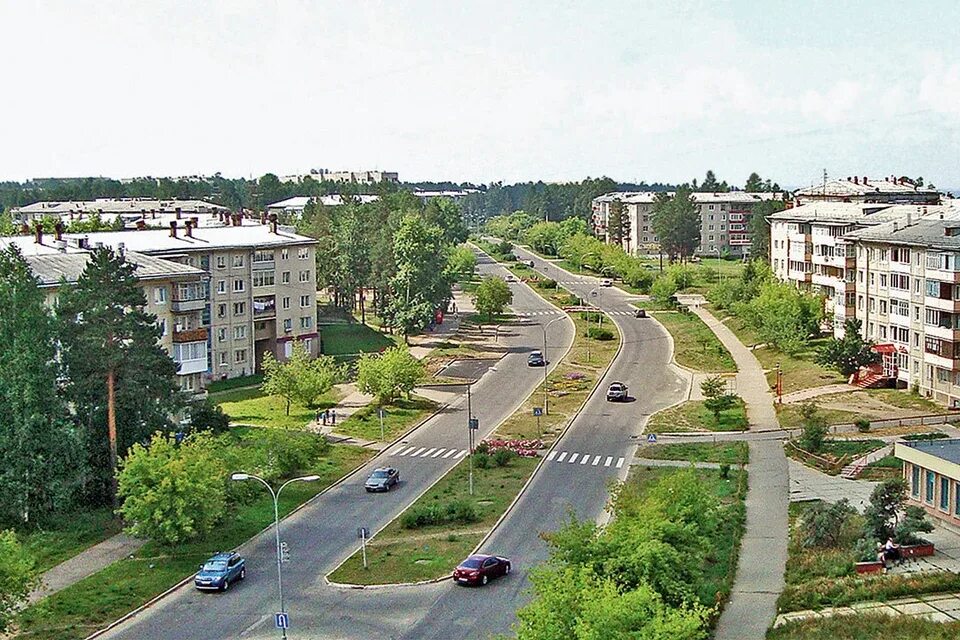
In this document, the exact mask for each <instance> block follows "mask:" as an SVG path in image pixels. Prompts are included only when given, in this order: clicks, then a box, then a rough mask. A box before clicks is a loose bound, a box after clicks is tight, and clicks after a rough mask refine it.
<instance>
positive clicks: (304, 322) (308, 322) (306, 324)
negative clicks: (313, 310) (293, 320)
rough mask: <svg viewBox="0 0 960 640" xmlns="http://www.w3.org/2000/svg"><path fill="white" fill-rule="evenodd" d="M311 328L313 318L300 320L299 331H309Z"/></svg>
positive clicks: (304, 317)
mask: <svg viewBox="0 0 960 640" xmlns="http://www.w3.org/2000/svg"><path fill="white" fill-rule="evenodd" d="M312 326H313V318H311V317H310V316H303V317H302V318H300V328H301V329H309V328H310V327H312Z"/></svg>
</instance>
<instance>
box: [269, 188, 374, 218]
mask: <svg viewBox="0 0 960 640" xmlns="http://www.w3.org/2000/svg"><path fill="white" fill-rule="evenodd" d="M348 198H351V199H354V200H356V201H358V202H359V203H360V204H369V203H371V202H376V201H377V200H379V199H380V196H371V195H358V196H348ZM311 201H319V203H320V204H322V205H324V206H326V207H338V206H340V205H342V204H344V202H346V200H345V199H344V197H343V196H341V195H336V194H334V195H329V196H320V197H319V198H313V197H310V196H294V197H292V198H287V199H286V200H281V201H280V202H274V203H273V204H268V205H267V213H276V214H277V215H278V216H280V217H281V218H282V219H283V220H296V219H297V218H299V217H300V216H301V215H303V210H304V209H306V208H307V205H308V204H310V202H311Z"/></svg>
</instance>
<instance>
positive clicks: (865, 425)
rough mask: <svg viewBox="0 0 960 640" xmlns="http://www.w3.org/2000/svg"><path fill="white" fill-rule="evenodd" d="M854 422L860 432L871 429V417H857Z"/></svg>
mask: <svg viewBox="0 0 960 640" xmlns="http://www.w3.org/2000/svg"><path fill="white" fill-rule="evenodd" d="M853 424H855V425H856V426H857V431H859V432H860V433H866V432H868V431H870V419H869V418H857V419H856V420H854V421H853Z"/></svg>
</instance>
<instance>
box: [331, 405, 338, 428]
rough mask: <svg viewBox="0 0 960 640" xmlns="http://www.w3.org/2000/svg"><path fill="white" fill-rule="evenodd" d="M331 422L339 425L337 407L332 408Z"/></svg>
mask: <svg viewBox="0 0 960 640" xmlns="http://www.w3.org/2000/svg"><path fill="white" fill-rule="evenodd" d="M330 424H332V425H333V426H337V408H336V407H334V408H333V409H330Z"/></svg>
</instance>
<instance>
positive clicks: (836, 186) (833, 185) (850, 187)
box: [794, 176, 937, 198]
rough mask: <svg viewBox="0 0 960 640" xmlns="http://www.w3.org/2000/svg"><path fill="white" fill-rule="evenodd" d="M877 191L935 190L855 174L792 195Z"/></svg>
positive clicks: (849, 194) (853, 194) (829, 195)
mask: <svg viewBox="0 0 960 640" xmlns="http://www.w3.org/2000/svg"><path fill="white" fill-rule="evenodd" d="M878 193H879V194H906V193H926V194H929V195H935V194H936V193H937V190H936V189H931V188H929V187H916V186H914V185H913V184H910V183H909V182H906V181H903V180H901V179H898V178H893V177H887V178H883V179H877V178H874V179H868V178H867V177H866V176H864V177H863V178H860V177H859V176H857V177H850V178H845V179H840V180H828V181H827V182H825V183H823V184H814V185H810V186H809V187H806V188H804V189H797V190H796V191H795V192H794V195H795V196H799V197H806V198H824V197H826V198H850V197H863V196H867V195H870V194H878Z"/></svg>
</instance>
